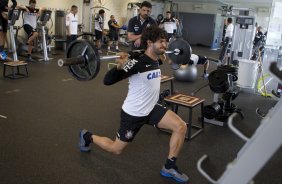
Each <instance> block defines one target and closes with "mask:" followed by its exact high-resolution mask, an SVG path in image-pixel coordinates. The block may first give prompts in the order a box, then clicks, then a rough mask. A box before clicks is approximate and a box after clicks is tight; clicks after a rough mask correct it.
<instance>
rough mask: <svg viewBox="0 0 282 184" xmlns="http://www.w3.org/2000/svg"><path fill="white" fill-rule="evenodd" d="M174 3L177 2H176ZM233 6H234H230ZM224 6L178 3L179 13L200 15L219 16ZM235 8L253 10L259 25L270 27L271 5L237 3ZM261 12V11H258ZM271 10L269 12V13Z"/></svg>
mask: <svg viewBox="0 0 282 184" xmlns="http://www.w3.org/2000/svg"><path fill="white" fill-rule="evenodd" d="M174 2H177V0H175V1H174ZM230 5H232V4H230ZM221 6H222V4H219V3H218V4H210V3H197V2H194V3H192V2H183V1H182V2H181V1H179V2H178V7H179V12H189V13H200V14H218V13H221V10H219V9H220V8H221ZM233 6H234V7H238V8H252V9H254V10H255V11H256V12H257V13H256V21H257V23H258V24H259V25H261V26H263V27H264V28H267V27H268V22H269V16H270V9H271V3H255V4H254V3H253V4H250V3H235V4H233ZM258 10H259V11H258ZM267 10H269V11H267Z"/></svg>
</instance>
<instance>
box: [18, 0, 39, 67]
mask: <svg viewBox="0 0 282 184" xmlns="http://www.w3.org/2000/svg"><path fill="white" fill-rule="evenodd" d="M35 6H36V0H29V6H26V7H22V6H18V8H19V9H22V10H23V11H24V13H23V16H24V18H23V28H24V30H25V32H26V34H27V36H28V40H27V42H26V45H27V46H28V51H27V60H26V61H27V62H35V60H34V59H32V57H31V52H32V48H33V40H34V39H35V38H36V37H37V36H38V32H37V31H36V27H37V18H38V16H39V14H40V9H37V8H35Z"/></svg>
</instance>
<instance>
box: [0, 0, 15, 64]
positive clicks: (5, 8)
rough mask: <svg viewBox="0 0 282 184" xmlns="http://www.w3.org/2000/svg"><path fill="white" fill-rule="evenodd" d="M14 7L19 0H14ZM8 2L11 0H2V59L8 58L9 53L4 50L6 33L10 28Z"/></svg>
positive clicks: (0, 41) (0, 36)
mask: <svg viewBox="0 0 282 184" xmlns="http://www.w3.org/2000/svg"><path fill="white" fill-rule="evenodd" d="M12 2H13V5H12V9H14V8H15V7H16V6H17V1H16V0H12ZM8 3H9V0H0V59H1V60H6V58H7V54H6V53H5V52H4V45H5V40H6V33H7V29H8Z"/></svg>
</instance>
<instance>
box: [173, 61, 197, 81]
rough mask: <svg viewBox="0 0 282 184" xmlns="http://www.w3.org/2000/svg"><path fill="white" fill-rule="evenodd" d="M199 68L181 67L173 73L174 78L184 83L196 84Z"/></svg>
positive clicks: (192, 66)
mask: <svg viewBox="0 0 282 184" xmlns="http://www.w3.org/2000/svg"><path fill="white" fill-rule="evenodd" d="M197 74H198V71H197V67H196V66H195V65H188V64H187V65H180V68H179V69H177V70H174V71H173V75H174V78H175V79H176V80H179V81H184V82H194V81H195V80H196V79H197Z"/></svg>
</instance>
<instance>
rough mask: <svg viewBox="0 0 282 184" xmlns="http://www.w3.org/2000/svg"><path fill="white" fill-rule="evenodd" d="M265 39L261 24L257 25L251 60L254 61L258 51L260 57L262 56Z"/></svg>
mask: <svg viewBox="0 0 282 184" xmlns="http://www.w3.org/2000/svg"><path fill="white" fill-rule="evenodd" d="M265 41H266V34H265V33H264V32H263V28H262V27H261V26H258V27H257V31H256V35H255V38H254V41H253V54H252V57H251V60H255V61H256V60H257V59H258V58H259V53H260V57H261V58H263V54H264V45H265Z"/></svg>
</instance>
